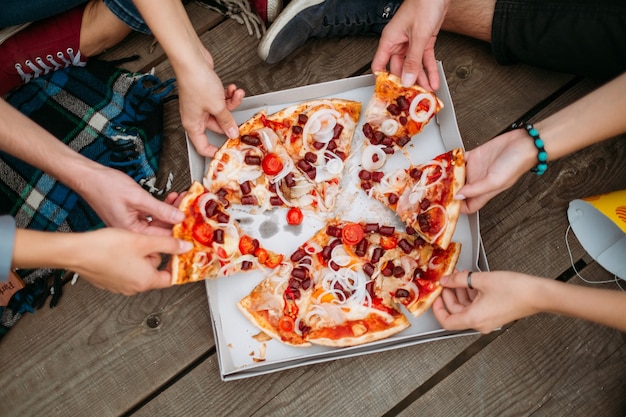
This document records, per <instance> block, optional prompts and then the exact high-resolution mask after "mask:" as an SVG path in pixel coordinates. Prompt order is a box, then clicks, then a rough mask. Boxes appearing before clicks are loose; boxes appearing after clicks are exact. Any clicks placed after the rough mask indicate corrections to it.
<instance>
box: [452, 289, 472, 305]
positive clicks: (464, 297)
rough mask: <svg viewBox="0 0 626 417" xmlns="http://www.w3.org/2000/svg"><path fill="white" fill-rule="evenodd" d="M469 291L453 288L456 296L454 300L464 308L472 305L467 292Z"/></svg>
mask: <svg viewBox="0 0 626 417" xmlns="http://www.w3.org/2000/svg"><path fill="white" fill-rule="evenodd" d="M470 291H471V290H470V289H469V288H467V289H466V288H455V290H454V293H455V295H456V299H457V300H459V303H460V304H462V305H464V306H468V305H470V304H471V303H472V300H471V299H470V295H469V292H470Z"/></svg>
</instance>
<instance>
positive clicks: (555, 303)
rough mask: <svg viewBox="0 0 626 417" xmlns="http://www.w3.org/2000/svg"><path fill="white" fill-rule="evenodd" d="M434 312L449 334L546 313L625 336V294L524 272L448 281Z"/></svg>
mask: <svg viewBox="0 0 626 417" xmlns="http://www.w3.org/2000/svg"><path fill="white" fill-rule="evenodd" d="M442 284H443V285H444V287H445V288H444V292H443V293H442V296H441V297H440V298H439V299H438V300H437V301H436V302H435V304H434V305H433V313H434V314H435V317H436V318H437V320H439V322H440V323H441V324H442V326H443V327H444V328H446V329H450V330H461V329H468V328H473V329H476V330H479V331H481V332H483V333H489V332H490V331H492V330H493V329H496V328H498V327H500V326H502V325H504V324H507V323H509V322H512V321H514V320H517V319H520V318H523V317H527V316H530V315H533V314H536V313H540V312H546V313H554V314H561V315H564V316H570V317H575V318H579V319H583V320H588V321H592V322H595V323H599V324H602V325H605V326H609V327H613V328H615V329H618V330H621V331H624V332H626V319H625V317H626V292H624V291H617V290H606V289H598V288H589V287H583V286H579V285H573V284H566V283H562V282H559V281H554V280H551V279H548V278H540V277H535V276H531V275H527V274H522V273H517V272H508V271H493V272H474V273H473V274H472V286H473V287H474V289H473V290H470V289H468V286H467V271H463V272H457V273H454V274H452V275H450V276H449V277H446V278H445V279H444V280H443V282H442Z"/></svg>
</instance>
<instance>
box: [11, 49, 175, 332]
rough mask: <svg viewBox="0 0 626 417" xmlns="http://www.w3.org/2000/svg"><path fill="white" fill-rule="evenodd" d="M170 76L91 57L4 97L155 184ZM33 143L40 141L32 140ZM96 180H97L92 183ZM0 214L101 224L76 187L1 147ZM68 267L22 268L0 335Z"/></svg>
mask: <svg viewBox="0 0 626 417" xmlns="http://www.w3.org/2000/svg"><path fill="white" fill-rule="evenodd" d="M173 88H174V84H173V80H168V81H165V82H161V81H160V80H159V79H158V78H157V77H155V76H153V75H150V74H133V73H130V72H128V71H126V70H123V69H120V68H117V67H115V65H113V64H111V63H108V62H103V61H94V60H91V61H90V62H89V63H88V64H87V66H85V67H70V68H66V69H63V70H59V71H55V72H53V73H51V74H49V75H47V76H45V77H42V78H36V79H34V80H33V81H31V82H30V83H28V84H26V85H24V86H22V87H20V88H19V89H17V90H15V91H14V92H13V93H11V94H10V95H9V96H7V97H6V99H7V101H8V102H9V103H10V104H11V105H13V106H14V107H15V108H17V109H18V110H20V111H21V112H22V113H24V114H25V115H27V116H28V117H29V118H31V119H32V120H34V121H35V122H37V123H38V124H39V125H41V126H42V127H43V128H45V129H46V130H47V131H49V132H50V133H52V135H54V136H55V137H57V138H58V139H60V140H61V141H63V142H64V143H65V144H67V145H68V146H69V147H70V148H72V149H73V150H75V151H76V152H80V153H81V154H82V155H84V156H86V157H88V158H90V159H92V160H94V161H97V162H99V163H101V164H103V165H106V166H109V167H112V168H115V169H118V170H120V171H123V172H125V173H127V174H128V175H129V176H131V177H132V178H133V179H135V181H137V182H138V183H139V184H141V185H143V186H144V188H146V189H147V190H148V191H150V192H152V193H154V194H162V193H163V192H165V191H167V190H158V189H156V188H155V187H154V186H153V184H154V182H155V179H156V172H157V170H158V162H159V154H160V151H161V143H162V129H163V104H164V102H165V101H166V100H168V99H171V98H174V96H172V95H170V93H171V91H172V89H173ZM33 146H36V143H33ZM94 186H97V184H94ZM0 213H3V214H6V213H8V214H11V215H13V217H15V219H16V223H17V226H18V227H21V228H29V229H35V230H48V231H55V230H58V231H68V232H69V231H86V230H90V229H94V228H99V227H102V226H104V224H103V222H102V221H101V220H100V219H99V218H98V216H97V215H96V213H95V212H94V211H93V209H91V207H89V206H88V205H87V203H86V202H85V201H84V200H83V199H82V198H81V197H80V196H79V195H78V194H76V193H75V192H74V191H72V190H71V189H69V188H68V187H67V186H65V185H64V184H62V183H60V182H58V181H56V180H55V179H54V178H52V177H50V176H49V175H47V174H45V173H44V172H42V171H41V170H39V169H37V168H35V167H33V166H30V165H28V164H26V163H24V162H22V161H20V160H18V159H16V158H14V157H12V156H11V155H8V154H6V153H3V152H0ZM64 272H65V271H51V270H42V269H40V270H20V271H18V274H19V275H20V277H21V278H22V280H23V281H24V282H25V284H26V287H25V288H24V289H22V290H20V291H19V292H17V293H16V294H14V296H13V298H12V299H11V301H10V303H9V306H7V307H6V308H2V307H0V338H1V337H2V335H3V334H4V333H5V332H6V331H7V330H8V328H9V327H11V326H12V325H14V324H15V322H16V321H17V320H18V319H19V318H20V317H21V315H22V314H23V313H24V312H26V311H30V312H32V311H33V309H34V308H39V307H41V306H42V305H44V304H45V302H46V299H47V298H48V296H49V294H50V293H52V294H53V297H52V301H51V305H52V306H53V305H55V304H56V303H57V301H58V298H59V297H60V295H61V286H62V284H63V282H64V281H67V279H68V278H67V277H64V275H65V274H64Z"/></svg>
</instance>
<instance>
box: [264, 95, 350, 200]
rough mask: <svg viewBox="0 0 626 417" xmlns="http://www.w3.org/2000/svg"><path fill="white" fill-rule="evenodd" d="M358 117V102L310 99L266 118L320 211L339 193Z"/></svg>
mask: <svg viewBox="0 0 626 417" xmlns="http://www.w3.org/2000/svg"><path fill="white" fill-rule="evenodd" d="M360 114H361V103H360V102H358V101H351V100H343V99H321V100H312V101H307V102H303V103H299V104H296V105H293V106H289V107H287V108H285V109H283V110H281V111H278V112H276V113H274V114H272V115H269V116H267V118H266V123H267V124H268V125H271V126H273V128H274V129H276V130H277V131H281V132H283V133H282V134H281V135H279V136H280V137H281V138H282V141H283V145H284V146H285V148H286V149H287V152H288V153H289V155H290V156H291V157H292V159H293V161H294V162H295V164H296V167H297V168H298V169H299V170H300V171H301V172H302V173H303V174H304V175H305V176H306V178H307V179H308V180H310V181H311V182H312V183H313V184H314V185H315V187H316V190H317V192H318V195H319V196H320V201H321V203H322V206H321V207H320V209H321V210H323V211H331V210H332V208H333V207H334V205H335V199H336V197H337V195H338V193H339V182H340V180H341V177H342V175H343V171H344V165H345V161H346V159H347V158H348V156H349V155H350V148H351V144H352V137H353V136H354V132H355V130H356V126H357V123H358V121H359V117H360Z"/></svg>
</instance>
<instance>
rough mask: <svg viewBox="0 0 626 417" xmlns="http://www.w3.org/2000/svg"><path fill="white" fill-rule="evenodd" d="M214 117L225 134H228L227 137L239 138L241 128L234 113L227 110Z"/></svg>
mask: <svg viewBox="0 0 626 417" xmlns="http://www.w3.org/2000/svg"><path fill="white" fill-rule="evenodd" d="M214 116H215V120H216V121H217V124H218V125H219V126H220V128H221V129H222V130H223V131H224V133H226V136H228V137H229V138H230V139H235V138H237V137H239V127H238V126H237V123H236V122H235V118H234V117H233V115H232V113H231V112H230V111H229V110H228V109H227V108H224V109H222V111H220V112H219V113H217V114H215V115H214Z"/></svg>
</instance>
